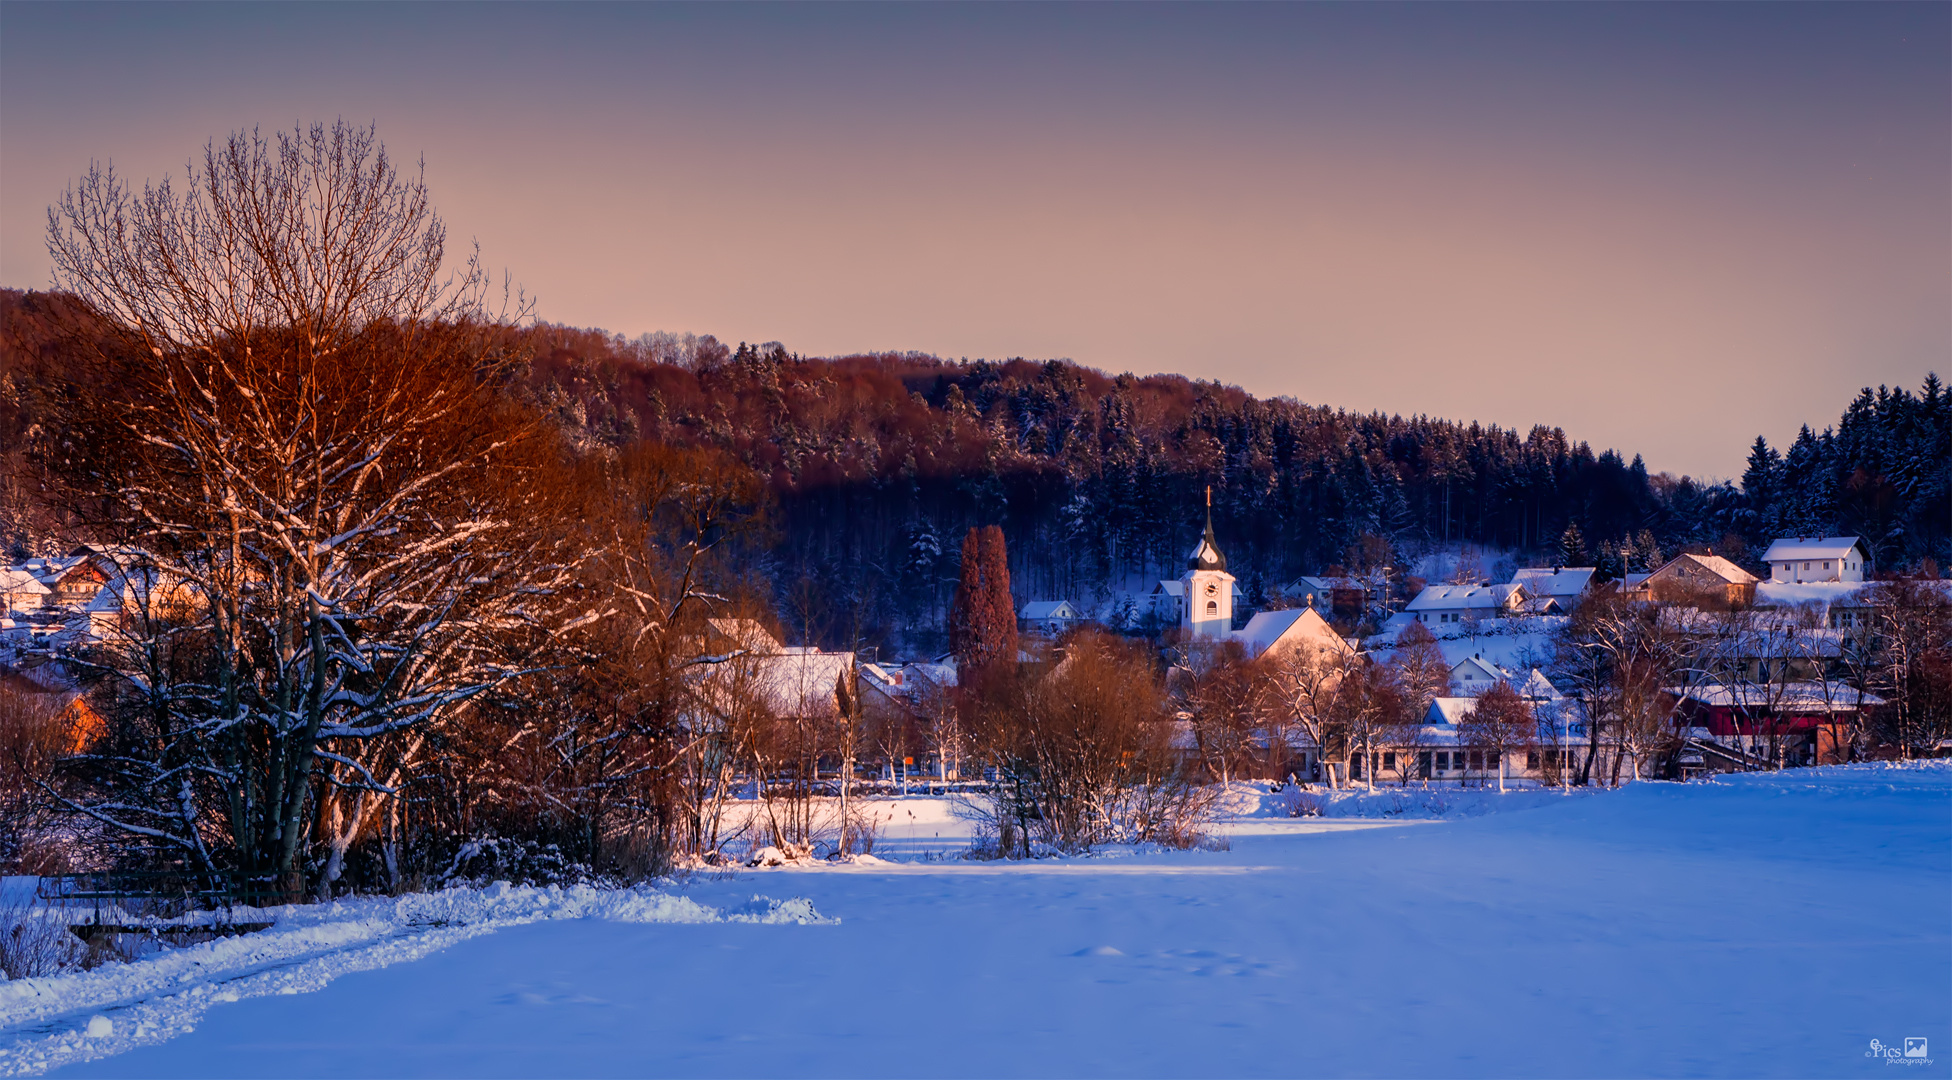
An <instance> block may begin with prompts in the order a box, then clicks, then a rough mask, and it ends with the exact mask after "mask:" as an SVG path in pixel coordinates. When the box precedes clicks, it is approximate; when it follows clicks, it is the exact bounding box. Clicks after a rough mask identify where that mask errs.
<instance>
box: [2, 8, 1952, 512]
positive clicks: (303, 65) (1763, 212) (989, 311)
mask: <svg viewBox="0 0 1952 1080" xmlns="http://www.w3.org/2000/svg"><path fill="white" fill-rule="evenodd" d="M336 117H344V118H346V119H349V120H353V121H357V122H360V123H373V124H376V125H377V126H378V130H379V135H380V138H381V139H382V140H383V141H384V142H385V143H386V145H387V147H388V149H389V150H390V151H391V152H392V153H393V154H395V155H396V156H398V157H402V158H406V159H410V160H411V159H413V158H415V157H424V160H425V162H426V176H427V180H428V183H429V185H430V187H431V188H432V192H433V196H434V200H435V204H436V207H437V209H438V210H439V211H440V213H441V214H442V216H443V217H444V218H445V220H446V221H447V223H448V227H449V234H450V241H451V243H450V247H451V249H458V248H460V247H464V246H466V245H467V243H468V242H469V241H478V242H479V243H480V245H481V248H482V252H483V255H484V257H485V259H486V260H487V261H488V262H489V263H490V264H491V265H494V266H496V267H501V268H505V269H506V270H507V272H508V273H509V275H510V276H511V277H512V278H513V279H514V280H515V281H516V282H517V283H519V284H520V285H522V286H523V287H524V288H526V289H527V291H528V292H529V293H531V294H532V295H533V296H534V297H535V298H536V300H537V309H536V313H537V315H538V317H540V318H542V319H544V320H546V321H549V322H555V323H563V324H569V325H575V326H594V327H603V328H605V329H608V330H611V331H613V332H617V333H621V334H625V335H628V336H633V337H634V336H636V335H638V334H641V333H645V332H648V331H653V330H668V331H675V332H687V331H689V332H696V333H711V334H715V335H717V336H718V337H719V338H721V339H722V340H725V341H727V342H738V341H753V342H763V341H780V342H782V343H784V344H785V345H786V346H787V347H788V348H789V349H792V350H794V351H795V352H799V353H802V354H806V355H838V354H844V353H850V352H861V351H870V350H919V351H923V352H930V353H934V354H937V355H940V356H944V357H950V358H964V357H966V358H970V359H975V358H978V357H988V358H992V359H995V358H1004V357H1014V356H1023V357H1030V358H1037V359H1042V358H1048V357H1066V358H1070V359H1073V360H1076V361H1078V362H1080V363H1084V364H1088V365H1091V366H1093V367H1098V368H1102V369H1105V370H1107V371H1111V372H1120V371H1133V372H1139V373H1150V372H1160V371H1172V372H1180V373H1184V374H1186V375H1189V376H1193V377H1196V378H1204V379H1217V380H1220V381H1222V382H1226V383H1232V384H1236V385H1239V386H1242V387H1244V388H1246V389H1247V390H1249V391H1251V392H1253V393H1256V394H1260V395H1277V394H1278V395H1288V396H1292V397H1295V398H1298V399H1300V400H1302V401H1306V402H1310V403H1322V404H1329V405H1336V406H1342V407H1347V408H1351V409H1357V410H1364V411H1367V410H1382V411H1386V412H1392V413H1405V414H1409V413H1424V414H1430V415H1437V416H1446V417H1451V418H1456V419H1464V420H1479V421H1483V422H1487V423H1497V424H1500V425H1504V426H1507V427H1515V428H1517V429H1518V430H1519V431H1521V432H1523V431H1525V430H1527V429H1529V428H1530V427H1531V426H1532V425H1534V424H1547V425H1554V426H1560V427H1564V428H1565V429H1566V430H1567V432H1568V433H1569V434H1570V435H1572V436H1573V437H1575V438H1579V439H1584V440H1587V441H1589V442H1591V443H1593V444H1594V445H1595V446H1596V447H1609V446H1611V447H1617V448H1619V449H1621V450H1622V451H1623V452H1625V453H1628V454H1633V453H1640V454H1642V455H1644V456H1645V458H1646V461H1647V463H1648V465H1649V467H1650V468H1652V469H1655V470H1668V471H1672V472H1675V473H1677V474H1678V473H1688V474H1692V475H1694V476H1697V477H1706V476H1734V475H1738V474H1739V472H1740V470H1741V467H1742V460H1743V457H1744V456H1745V454H1746V452H1747V450H1748V446H1749V444H1750V443H1751V442H1752V441H1753V440H1754V438H1755V436H1757V435H1758V434H1760V435H1765V436H1767V437H1768V438H1769V439H1770V441H1771V442H1772V443H1776V444H1784V443H1786V442H1787V441H1788V440H1789V439H1790V438H1791V437H1793V436H1794V434H1795V432H1796V430H1797V428H1798V426H1799V425H1801V424H1804V423H1808V424H1810V425H1811V426H1812V427H1815V428H1818V429H1821V428H1822V427H1823V426H1825V425H1827V424H1830V423H1834V422H1835V419H1836V417H1837V416H1838V414H1839V413H1840V412H1841V411H1842V409H1843V407H1844V406H1845V405H1846V404H1847V403H1848V401H1849V399H1850V397H1851V396H1852V395H1853V394H1854V393H1855V392H1856V391H1857V390H1858V388H1860V387H1862V386H1866V385H1879V384H1891V385H1904V386H1909V387H1913V388H1915V387H1916V386H1917V385H1918V384H1919V383H1920V382H1921V381H1922V380H1923V378H1924V376H1925V374H1926V373H1927V372H1928V371H1937V372H1939V373H1940V374H1941V375H1946V376H1952V362H1948V356H1952V5H1947V4H1937V3H1917V4H1862V5H1848V6H1833V5H1808V4H1685V5H1683V4H1632V5H1608V4H1574V5H1529V4H1515V3H1513V4H1482V5H1479V4H1469V3H1456V4H1441V5H1424V4H1413V3H1403V4H1380V3H1379V4H1309V5H1293V6H1288V5H1272V4H1256V5H1206V6H1175V5H1166V4H1149V5H1111V4H1095V5H1071V6H1038V5H1028V4H1024V5H1004V4H987V5H974V6H960V5H952V4H942V5H879V4H877V5H861V6H856V5H827V4H802V5H793V6H768V5H723V6H719V5H710V6H707V5H635V4H595V5H576V4H561V5H535V6H529V5H523V4H495V5H481V6H476V5H469V4H459V3H455V4H425V5H416V4H385V5H381V4H350V5H336V4H325V5H307V4H278V5H261V6H260V5H250V4H226V5H217V6H203V5H192V6H177V5H169V4H143V5H139V6H120V5H114V4H75V5H68V4H51V3H36V4H29V3H20V2H15V0H8V2H5V3H0V286H7V287H14V288H44V287H47V285H48V284H49V278H48V259H47V253H46V247H45V232H46V215H47V207H48V205H49V204H50V203H51V202H53V201H54V200H55V199H56V198H57V197H58V196H59V195H60V194H61V192H62V190H63V189H64V188H65V187H66V186H67V185H68V184H70V183H71V182H73V180H74V179H75V178H76V177H78V176H79V175H80V174H82V173H83V172H84V171H85V170H86V169H87V168H88V166H89V163H90V162H91V161H101V162H112V163H113V164H114V165H115V167H116V169H117V170H118V171H119V172H121V173H123V174H124V175H127V176H130V177H134V178H138V179H141V178H161V177H163V176H165V175H171V174H173V175H176V176H178V177H180V176H181V174H182V171H183V169H184V165H185V162H186V161H187V160H188V159H189V158H190V157H191V156H193V155H196V154H199V153H200V152H201V149H202V147H203V146H204V145H205V143H206V142H208V141H209V140H210V139H212V138H222V137H224V136H225V135H227V134H228V133H230V132H232V131H234V130H239V129H245V128H251V127H260V128H263V129H265V130H267V131H269V130H271V129H275V128H280V127H283V128H290V127H292V126H293V125H295V124H298V123H310V122H312V121H314V120H325V121H328V122H329V121H330V120H332V119H334V118H336Z"/></svg>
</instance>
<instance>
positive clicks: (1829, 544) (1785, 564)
mask: <svg viewBox="0 0 1952 1080" xmlns="http://www.w3.org/2000/svg"><path fill="white" fill-rule="evenodd" d="M1869 559H1870V552H1869V550H1868V549H1866V548H1865V547H1864V542H1863V541H1862V540H1860V539H1858V538H1857V537H1855V536H1812V537H1803V536H1798V537H1786V538H1781V539H1778V540H1776V541H1774V542H1773V543H1771V544H1770V545H1769V550H1768V551H1765V552H1763V553H1762V561H1763V562H1766V563H1768V564H1769V580H1770V581H1771V582H1773V583H1776V584H1791V583H1799V582H1805V581H1839V582H1842V581H1862V580H1864V564H1865V563H1866V562H1868V561H1869Z"/></svg>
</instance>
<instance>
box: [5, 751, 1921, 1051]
mask: <svg viewBox="0 0 1952 1080" xmlns="http://www.w3.org/2000/svg"><path fill="white" fill-rule="evenodd" d="M1507 808H1508V809H1507ZM916 809H918V814H917V817H916V819H915V820H913V821H907V820H902V821H901V822H900V825H901V828H902V829H903V830H905V831H906V833H907V835H905V836H897V835H895V834H894V831H893V826H894V825H895V824H896V823H894V822H891V823H890V826H891V829H890V831H889V832H888V833H887V834H885V835H886V836H887V838H888V840H889V841H890V842H891V843H890V844H889V845H886V846H884V847H881V848H878V850H880V851H884V852H889V853H893V852H896V851H897V850H898V849H900V848H902V847H911V848H914V849H918V850H919V849H924V848H927V847H930V846H932V845H933V843H934V842H937V841H940V840H943V839H944V838H943V837H940V836H937V835H935V834H937V833H940V832H943V831H945V829H944V827H943V824H944V823H942V822H937V821H933V820H931V817H932V816H933V815H938V814H940V811H939V810H931V809H927V808H926V806H925V805H918V806H917V807H916ZM1243 809H1248V810H1250V811H1251V810H1252V809H1253V808H1252V807H1243ZM1445 809H1446V811H1447V812H1446V813H1444V815H1443V816H1441V817H1437V816H1432V814H1431V812H1430V811H1429V810H1428V809H1427V808H1426V809H1425V810H1424V811H1423V812H1421V815H1420V816H1419V815H1417V814H1413V813H1404V814H1393V815H1391V816H1390V817H1386V818H1378V817H1366V818H1352V817H1338V816H1329V817H1324V818H1308V819H1299V820H1296V819H1286V818H1279V817H1270V816H1248V817H1246V818H1244V819H1242V820H1240V821H1238V822H1236V823H1235V824H1234V825H1233V826H1231V827H1230V828H1229V830H1228V831H1229V832H1230V834H1231V843H1232V850H1230V851H1222V852H1186V853H1156V854H1130V853H1126V854H1108V855H1104V856H1100V857H1095V858H1088V859H1069V860H1050V861H1042V862H1035V863H1028V864H1005V863H990V864H984V863H961V862H946V863H945V862H941V861H926V862H924V861H906V862H890V861H880V862H869V861H863V862H861V863H856V864H854V865H849V866H819V867H810V868H791V867H789V868H782V869H777V870H766V871H744V872H741V873H739V874H737V875H727V876H724V877H720V878H717V879H707V878H702V877H701V878H697V879H694V880H692V881H691V882H690V883H689V884H688V885H687V886H686V887H685V888H684V889H683V895H682V896H675V895H664V894H657V893H651V892H640V893H628V894H617V893H587V894H576V893H571V894H561V893H555V894H551V893H546V892H542V893H538V892H535V891H532V890H506V891H503V892H500V893H499V894H498V895H484V894H481V893H462V894H452V895H448V896H446V897H433V898H409V899H408V900H405V901H400V902H395V901H378V900H374V901H361V902H358V903H354V904H347V905H342V906H341V907H340V909H339V910H338V911H336V912H335V911H334V910H333V909H330V908H311V909H294V910H293V911H292V912H290V913H289V915H288V919H287V920H286V921H285V922H282V923H281V924H280V925H279V926H278V927H277V928H276V929H273V930H271V931H267V932H265V933H263V934H259V935H252V936H251V937H248V938H240V939H234V940H232V941H228V942H220V943H215V944H213V945H211V946H198V947H196V948H193V949H186V950H181V951H179V952H176V953H172V954H168V955H166V956H164V957H160V958H157V959H155V960H150V961H145V962H144V963H140V964H134V965H128V966H127V967H123V968H105V969H102V970H99V971H97V972H93V973H89V974H85V975H80V976H73V977H69V978H68V979H67V980H43V981H41V982H44V983H46V984H47V985H44V986H41V987H39V988H38V989H36V988H33V987H29V986H28V985H27V984H26V983H25V982H23V983H15V984H5V985H0V1046H6V1047H8V1050H9V1052H8V1053H7V1054H6V1055H5V1056H4V1057H0V1067H4V1068H9V1069H13V1070H26V1071H33V1070H35V1069H37V1068H40V1067H43V1066H44V1065H45V1064H48V1063H56V1064H58V1063H62V1062H67V1063H68V1064H66V1066H65V1067H64V1068H62V1069H60V1074H61V1075H75V1076H195V1077H214V1076H630V1075H679V1076H729V1075H740V1076H760V1075H764V1076H774V1075H782V1076H801V1075H805V1076H855V1075H862V1076H908V1075H922V1076H936V1075H940V1076H993V1075H994V1076H1023V1075H1037V1076H1064V1075H1094V1076H1096V1075H1138V1076H1188V1075H1192V1076H1211V1075H1257V1076H1258V1075H1276V1076H1279V1075H1384V1076H1402V1075H1412V1076H1417V1075H1428V1076H1635V1075H1663V1076H1665V1075H1710V1076H1714V1075H1737V1076H1748V1075H1778V1076H1812V1075H1818V1076H1852V1075H1892V1072H1891V1067H1890V1066H1887V1065H1885V1064H1884V1060H1885V1059H1883V1058H1881V1057H1878V1058H1874V1057H1870V1056H1867V1052H1868V1051H1869V1049H1870V1044H1871V1040H1878V1041H1879V1042H1880V1044H1882V1045H1892V1046H1902V1045H1903V1044H1904V1041H1905V1040H1906V1039H1907V1038H1925V1039H1927V1040H1928V1043H1929V1046H1930V1050H1929V1051H1928V1057H1927V1058H1916V1059H1900V1060H1901V1061H1903V1063H1904V1064H1907V1065H1912V1066H1914V1067H1912V1068H1909V1069H1906V1070H1905V1071H1904V1072H1903V1073H1902V1075H1908V1076H1916V1075H1944V1074H1946V1073H1948V1072H1952V768H1948V767H1947V765H1946V763H1931V764H1927V765H1914V766H1908V767H1899V766H1852V767H1843V768H1826V769H1812V770H1801V771H1796V772H1792V773H1786V774H1779V775H1753V776H1743V777H1736V778H1731V779H1726V780H1722V781H1718V782H1715V783H1699V784H1691V785H1685V786H1683V785H1673V784H1652V783H1643V784H1636V785H1632V786H1630V787H1629V788H1627V789H1626V790H1623V791H1620V792H1617V793H1603V794H1595V795H1583V796H1582V795H1574V796H1571V797H1567V796H1563V795H1559V794H1557V793H1553V792H1537V791H1533V792H1522V793H1515V794H1514V795H1512V796H1507V797H1506V798H1505V799H1504V800H1502V801H1501V800H1499V799H1498V797H1497V796H1496V795H1495V793H1486V794H1483V795H1479V794H1477V793H1470V797H1469V798H1468V799H1463V798H1460V799H1459V800H1457V801H1455V802H1454V803H1452V804H1450V805H1448V806H1447V807H1446V808H1445ZM942 816H944V817H952V815H942ZM1406 818H1407V819H1410V822H1411V823H1408V824H1405V823H1404V822H1405V819H1406ZM755 893H758V894H764V895H766V896H770V897H782V898H784V897H797V898H805V900H806V901H810V903H808V902H792V903H787V904H783V905H782V904H779V903H778V902H766V901H761V902H758V903H755V902H754V901H753V897H754V894H755ZM281 935H282V937H281ZM335 935H337V936H336V937H335ZM199 950H203V952H199ZM252 950H257V951H258V954H256V955H255V958H254V955H253V954H252ZM199 962H201V963H202V965H203V966H204V968H205V972H204V973H203V974H199V973H198V972H197V965H198V963H199ZM233 998H234V999H236V1000H232V999H233ZM97 1017H99V1018H100V1022H99V1023H97V1024H96V1025H95V1027H96V1031H97V1032H98V1034H97V1035H95V1036H94V1037H92V1038H91V1037H89V1036H88V1035H87V1031H88V1025H89V1023H90V1022H91V1020H94V1019H95V1018H97ZM144 1024H149V1025H153V1026H149V1027H141V1028H140V1034H138V1030H139V1026H140V1025H144ZM190 1027H194V1030H193V1031H187V1030H182V1029H186V1028H190ZM116 1051H122V1052H120V1053H115V1054H114V1056H106V1057H100V1058H99V1059H97V1060H93V1061H83V1060H82V1059H83V1058H86V1057H90V1056H95V1055H99V1054H105V1053H113V1052H116ZM1927 1061H1929V1063H1928V1064H1927V1063H1924V1062H1927Z"/></svg>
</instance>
